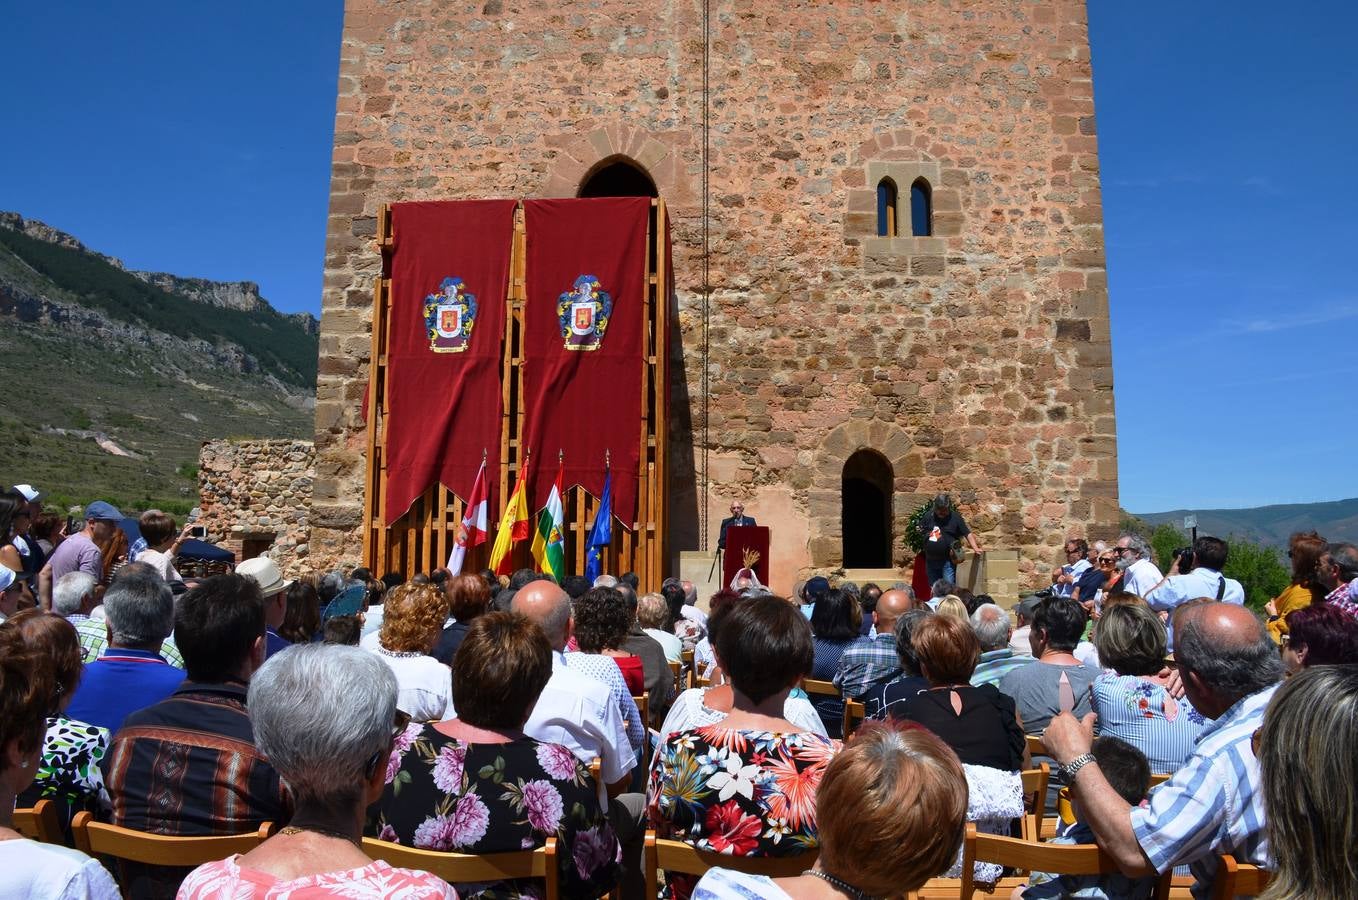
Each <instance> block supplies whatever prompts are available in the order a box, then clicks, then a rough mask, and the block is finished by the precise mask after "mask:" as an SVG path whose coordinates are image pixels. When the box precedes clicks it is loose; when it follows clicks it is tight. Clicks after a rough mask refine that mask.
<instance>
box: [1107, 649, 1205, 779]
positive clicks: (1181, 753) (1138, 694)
mask: <svg viewBox="0 0 1358 900" xmlns="http://www.w3.org/2000/svg"><path fill="white" fill-rule="evenodd" d="M1089 695H1090V699H1091V700H1092V701H1093V707H1094V712H1096V713H1098V716H1099V733H1100V734H1109V735H1112V736H1113V737H1116V738H1121V739H1122V740H1124V741H1126V742H1127V743H1129V744H1131V745H1132V746H1133V747H1135V748H1137V749H1138V750H1140V751H1141V752H1142V753H1144V754H1146V759H1147V760H1149V761H1150V764H1151V771H1152V772H1157V773H1163V774H1173V773H1174V772H1177V771H1178V769H1179V767H1180V766H1182V765H1183V764H1184V761H1185V760H1187V759H1188V757H1189V756H1190V755H1191V754H1192V753H1193V749H1194V747H1195V746H1196V745H1197V742H1198V735H1200V734H1202V731H1203V729H1204V728H1206V727H1207V724H1208V723H1207V719H1206V718H1205V717H1204V716H1203V714H1202V713H1200V712H1198V711H1197V710H1196V709H1194V708H1193V704H1191V703H1189V702H1188V698H1187V697H1185V698H1184V699H1182V700H1175V699H1174V698H1173V697H1171V696H1170V695H1169V694H1168V693H1167V692H1166V691H1165V689H1164V688H1163V687H1161V686H1160V685H1158V684H1156V683H1155V682H1154V681H1151V680H1149V679H1146V678H1141V677H1139V676H1136V675H1112V674H1109V673H1104V674H1102V675H1100V676H1099V677H1097V678H1095V679H1094V684H1093V685H1091V686H1090V689H1089Z"/></svg>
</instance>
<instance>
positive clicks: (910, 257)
mask: <svg viewBox="0 0 1358 900" xmlns="http://www.w3.org/2000/svg"><path fill="white" fill-rule="evenodd" d="M710 9H711V13H712V18H711V21H710V35H711V37H710V41H709V42H707V46H708V48H709V51H710V57H709V60H710V61H709V65H708V69H707V72H708V83H709V89H710V92H709V94H708V95H707V96H705V95H704V91H703V76H704V63H703V58H704V53H703V51H704V37H703V35H704V27H703V26H704V23H703V20H702V11H703V4H700V3H696V2H687V3H685V2H680V3H660V4H645V3H633V2H621V0H591V2H556V3H547V4H543V3H536V2H528V0H476V2H474V3H473V2H465V0H464V2H451V0H422V2H409V3H400V4H397V3H388V2H385V0H350V2H348V3H347V7H346V15H345V26H344V37H343V46H342V49H341V62H340V77H339V98H338V104H337V110H336V128H335V131H336V133H335V147H334V163H333V174H332V183H331V203H330V214H329V215H330V218H329V235H328V240H327V248H326V254H327V255H326V267H325V288H324V296H323V315H322V323H321V351H320V352H321V360H320V376H319V379H318V394H317V413H316V450H317V460H316V486H315V497H314V501H313V507H312V514H313V524H314V526H315V527H314V531H313V539H312V552H313V554H315V555H319V556H321V557H329V556H332V555H335V554H340V553H343V552H345V551H346V550H347V548H351V547H352V546H355V545H356V539H357V534H358V531H359V527H360V518H361V498H362V492H363V478H364V465H365V462H364V458H363V441H364V436H363V427H364V425H363V421H362V417H361V413H360V407H361V402H362V397H363V392H364V389H365V385H366V377H367V367H368V362H369V360H368V356H369V352H370V351H369V348H370V339H369V328H370V322H371V304H372V293H373V280H374V278H375V277H376V276H377V275H378V274H379V273H380V267H381V262H380V257H379V255H378V253H377V251H376V250H375V249H374V247H373V246H372V238H373V235H374V233H375V228H376V218H375V217H376V215H377V211H378V207H379V206H380V204H382V203H385V202H396V201H402V200H426V199H457V198H469V197H535V196H536V197H562V196H574V195H575V193H576V191H577V189H578V187H579V185H580V183H581V182H582V180H583V179H584V178H586V177H587V176H588V174H589V173H590V172H591V170H593V169H596V168H597V167H598V166H599V164H600V163H601V162H602V161H604V160H609V159H612V158H616V157H623V158H626V159H628V160H630V161H632V162H634V163H636V164H637V165H638V166H639V167H641V168H643V169H644V170H645V171H646V172H647V173H648V174H649V175H650V176H651V178H652V179H653V180H654V181H655V183H656V185H657V187H658V188H659V191H660V194H661V196H662V197H664V198H665V199H666V200H667V201H668V203H669V207H670V211H671V215H672V217H673V220H674V229H673V240H674V269H675V275H676V284H677V295H678V297H677V302H678V309H677V313H678V324H679V328H678V329H676V334H677V338H676V346H675V348H674V355H675V362H676V365H675V366H674V367H673V372H674V378H673V390H672V393H671V405H672V428H671V447H672V449H673V450H674V453H673V456H672V463H671V466H672V476H671V504H670V507H671V509H672V510H673V515H672V519H671V523H670V527H671V547H672V549H673V550H675V551H679V550H685V549H696V548H699V547H701V546H704V540H705V538H706V539H707V540H710V541H713V542H714V541H715V529H716V523H717V522H718V520H719V519H720V517H721V516H722V515H724V514H725V513H724V512H723V510H724V508H725V506H726V504H727V502H728V500H729V498H730V497H731V496H741V497H744V498H745V500H746V504H745V505H746V510H747V512H748V513H750V514H752V515H754V516H756V517H757V518H758V519H759V520H760V521H761V523H765V524H770V525H772V526H773V527H774V529H775V532H774V533H775V548H774V553H773V557H774V558H773V562H774V563H775V567H776V568H777V569H778V570H780V572H783V573H786V574H783V575H782V576H781V578H782V579H783V580H790V579H791V578H792V577H793V573H795V572H796V571H801V570H804V569H807V568H809V567H812V566H816V567H824V566H834V565H837V564H838V562H839V561H840V560H841V558H842V554H841V541H840V538H841V530H840V478H841V475H842V471H843V466H844V463H845V460H846V459H847V458H848V457H849V456H850V455H851V454H852V453H853V452H854V451H855V450H857V449H861V448H872V449H875V450H877V451H878V452H880V453H881V454H882V455H883V456H884V457H885V458H886V460H887V461H888V462H889V463H890V465H891V467H892V472H893V477H894V484H893V488H894V503H893V515H894V519H895V522H894V529H895V536H896V538H897V539H899V536H900V534H901V531H902V529H903V527H904V523H905V520H906V518H907V517H908V515H909V512H910V511H911V510H912V509H913V508H914V507H915V506H916V505H917V504H918V503H919V502H921V501H922V500H923V499H924V498H925V497H927V496H930V495H932V494H933V493H935V492H936V491H940V490H946V491H951V492H952V493H953V494H954V496H956V497H957V498H958V499H959V500H960V504H961V509H962V511H963V513H964V514H965V515H966V516H967V518H968V520H969V521H970V522H971V524H972V526H973V528H974V529H975V530H976V531H978V532H979V533H980V537H981V540H982V541H983V542H984V543H985V544H986V545H987V546H989V547H992V548H1009V549H1016V550H1017V551H1018V552H1019V568H1020V569H1021V570H1022V571H1023V572H1024V573H1027V574H1031V573H1033V572H1034V571H1035V570H1036V571H1046V570H1049V567H1050V565H1051V564H1052V563H1053V562H1054V561H1056V560H1057V559H1058V556H1059V547H1060V543H1061V541H1062V539H1063V535H1064V534H1065V533H1066V532H1080V533H1089V534H1091V535H1103V534H1107V533H1109V532H1111V530H1112V529H1114V528H1115V527H1116V524H1117V519H1118V510H1117V460H1116V442H1115V429H1114V419H1113V392H1112V367H1111V350H1110V344H1109V334H1108V314H1107V278H1106V274H1105V268H1104V253H1103V229H1102V209H1101V197H1100V191H1099V174H1098V173H1099V164H1098V156H1097V139H1096V137H1095V119H1094V99H1093V86H1092V82H1091V77H1090V54H1089V43H1088V29H1087V25H1086V16H1085V5H1084V2H1082V0H1048V2H1019V0H967V2H965V3H961V2H953V3H943V2H937V0H894V2H872V0H816V2H811V0H802V2H787V3H770V2H753V0H742V2H737V0H713V2H711V4H710ZM704 109H706V111H707V112H708V114H709V115H710V164H709V165H708V167H707V168H708V175H709V178H710V189H709V196H710V201H711V211H710V216H709V218H708V225H709V227H710V247H711V254H710V272H711V280H710V284H711V295H710V309H709V321H710V334H709V337H710V356H709V358H708V359H707V360H706V366H707V373H708V375H709V377H710V394H709V395H708V396H706V397H704V396H703V389H702V374H703V366H704V359H703V356H702V336H703V329H702V322H703V315H702V309H703V276H702V271H703V266H702V229H703V224H704V223H703V215H702V193H701V187H702V177H703V130H702V121H703V113H704ZM882 177H891V178H893V179H895V180H897V183H898V187H899V189H900V193H901V197H902V201H903V203H902V206H903V208H904V209H905V210H906V211H905V212H904V214H903V216H902V222H903V225H904V228H903V229H902V230H903V231H904V232H905V233H906V234H908V231H909V224H908V223H909V215H908V205H907V204H906V203H905V202H904V201H905V199H906V198H908V195H909V183H910V180H913V179H914V178H915V177H924V178H926V179H927V180H928V181H929V184H930V185H931V187H932V190H933V206H934V217H933V228H934V231H933V235H932V236H928V237H919V238H915V237H899V238H878V237H877V236H876V215H875V196H874V188H875V185H876V184H877V182H878V180H879V179H881V178H882ZM901 179H906V180H905V181H903V182H902V181H901ZM704 411H706V412H708V413H709V414H710V418H709V419H708V424H709V429H708V430H707V431H706V432H705V431H704V429H703V427H702V425H703V416H704ZM705 434H706V438H705V437H704V435H705ZM705 469H706V473H707V475H708V476H709V478H710V489H709V490H706V491H705V490H704V489H703V488H704V485H703V474H704V470H705ZM703 504H706V505H707V507H708V508H707V512H708V513H709V515H708V517H707V519H708V534H707V535H706V536H704V535H703V534H700V533H699V530H700V529H699V526H700V523H701V522H702V521H703V516H702V515H701V512H702V510H700V506H701V505H703ZM777 584H778V581H775V585H776V586H777Z"/></svg>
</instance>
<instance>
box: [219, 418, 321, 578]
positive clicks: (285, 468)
mask: <svg viewBox="0 0 1358 900" xmlns="http://www.w3.org/2000/svg"><path fill="white" fill-rule="evenodd" d="M314 464H315V450H314V448H313V446H312V443H311V442H310V441H287V440H258V441H229V440H216V441H204V442H203V447H202V449H201V450H200V451H199V454H198V496H199V505H200V508H201V511H202V515H201V517H200V518H199V519H198V523H197V524H200V525H203V526H206V528H207V540H209V541H210V542H212V543H214V544H218V545H219V546H222V547H225V548H226V549H228V550H230V551H231V552H233V553H235V554H236V558H237V560H239V559H241V558H242V553H243V550H244V549H245V543H246V541H247V540H250V541H254V542H263V541H270V542H271V546H270V548H269V550H268V555H269V556H271V557H273V559H274V561H275V562H277V563H278V565H279V567H280V568H281V569H282V570H283V572H284V573H285V575H286V576H287V577H289V578H292V577H296V576H298V575H309V574H313V573H314V572H315V571H316V570H315V568H314V566H315V560H314V559H313V558H312V555H311V552H310V546H309V545H310V533H311V518H310V515H311V489H312V481H313V478H314Z"/></svg>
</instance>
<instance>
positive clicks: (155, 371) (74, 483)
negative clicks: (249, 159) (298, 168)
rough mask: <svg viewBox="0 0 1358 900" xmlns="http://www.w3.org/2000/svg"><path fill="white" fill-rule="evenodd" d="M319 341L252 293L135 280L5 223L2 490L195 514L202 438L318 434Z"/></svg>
mask: <svg viewBox="0 0 1358 900" xmlns="http://www.w3.org/2000/svg"><path fill="white" fill-rule="evenodd" d="M317 332H318V328H317V322H316V319H315V318H314V317H313V316H310V315H309V314H297V315H285V314H283V313H280V312H278V311H277V310H275V309H274V308H273V307H272V306H271V305H270V304H269V303H268V301H267V300H265V299H264V298H263V297H261V296H260V294H259V288H258V286H257V285H255V284H254V283H252V282H248V281H242V282H215V281H208V280H206V279H200V278H185V277H181V276H177V275H171V274H167V273H163V272H134V271H130V270H128V269H126V268H125V267H124V266H123V264H122V263H121V262H120V261H119V260H117V259H115V258H113V257H110V256H106V255H104V254H101V253H99V252H97V251H95V250H92V249H90V248H88V247H86V246H85V245H84V244H82V243H81V242H80V241H79V240H77V239H76V238H74V237H72V236H71V235H69V234H66V233H65V232H62V231H59V230H57V229H55V228H52V227H51V226H48V225H46V224H44V223H42V222H38V221H35V220H32V219H25V218H24V217H22V216H20V215H19V214H17V213H7V212H0V379H3V384H4V390H3V391H0V446H3V447H4V453H3V456H0V459H3V463H0V481H3V483H4V484H6V485H8V484H12V483H14V482H18V481H23V482H31V483H33V484H36V485H38V486H39V487H40V488H42V489H43V490H45V491H47V492H48V493H49V494H50V495H51V496H52V499H53V501H54V503H84V502H86V501H88V500H89V499H92V498H94V497H103V498H105V499H112V500H115V501H117V502H119V503H120V504H122V505H127V506H129V507H131V508H145V507H146V506H148V505H151V504H157V505H161V506H164V507H167V508H172V509H178V510H186V509H187V508H188V507H189V506H191V505H193V503H194V501H195V500H196V497H197V490H196V472H197V461H198V447H199V445H200V444H201V442H202V441H203V440H205V439H208V438H217V437H226V436H230V437H309V436H310V435H311V433H312V408H313V405H314V402H315V401H314V397H315V383H316V361H317V342H318V337H317Z"/></svg>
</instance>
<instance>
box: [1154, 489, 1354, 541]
mask: <svg viewBox="0 0 1358 900" xmlns="http://www.w3.org/2000/svg"><path fill="white" fill-rule="evenodd" d="M1136 515H1137V518H1139V519H1142V520H1144V521H1146V522H1149V523H1150V524H1152V525H1159V524H1160V523H1161V522H1168V523H1170V524H1171V525H1174V526H1175V527H1177V528H1182V527H1183V521H1184V516H1186V515H1195V516H1197V517H1198V534H1210V535H1214V536H1217V537H1226V536H1227V535H1235V536H1236V537H1241V538H1248V539H1249V540H1251V541H1254V542H1255V543H1259V544H1265V545H1268V546H1272V547H1286V546H1287V539H1288V537H1289V536H1290V535H1291V534H1292V533H1293V532H1295V531H1317V532H1319V533H1320V534H1321V536H1323V537H1324V538H1325V539H1326V540H1329V541H1333V542H1348V543H1355V542H1358V499H1350V500H1331V501H1328V502H1325V503H1282V504H1277V505H1274V506H1255V507H1251V508H1249V509H1200V510H1189V509H1175V510H1169V511H1168V512H1158V513H1137V514H1136Z"/></svg>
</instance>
